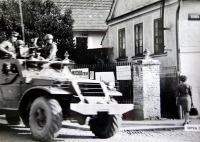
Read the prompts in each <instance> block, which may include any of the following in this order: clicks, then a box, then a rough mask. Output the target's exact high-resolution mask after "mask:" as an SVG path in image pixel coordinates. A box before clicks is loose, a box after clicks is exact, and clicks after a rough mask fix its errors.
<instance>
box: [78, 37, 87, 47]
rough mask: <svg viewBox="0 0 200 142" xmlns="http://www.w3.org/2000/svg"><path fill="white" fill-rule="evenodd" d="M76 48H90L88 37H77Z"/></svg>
mask: <svg viewBox="0 0 200 142" xmlns="http://www.w3.org/2000/svg"><path fill="white" fill-rule="evenodd" d="M76 48H82V49H83V48H84V49H87V48H88V38H87V37H76Z"/></svg>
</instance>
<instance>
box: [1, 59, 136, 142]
mask: <svg viewBox="0 0 200 142" xmlns="http://www.w3.org/2000/svg"><path fill="white" fill-rule="evenodd" d="M69 66H70V63H63V62H62V61H54V62H50V61H34V60H23V59H2V60H0V71H1V73H0V115H2V114H5V116H6V120H7V122H8V123H9V124H11V125H18V124H19V123H20V120H22V121H23V123H24V125H25V126H26V127H30V130H31V133H32V137H33V138H34V139H35V140H38V141H50V140H52V139H53V138H54V137H56V136H57V135H58V132H59V130H60V128H61V127H62V121H64V120H73V121H74V120H76V121H77V122H78V123H79V124H80V125H83V124H85V120H86V118H89V126H90V130H91V131H92V132H93V133H94V135H95V136H97V137H100V138H109V137H112V136H113V135H114V134H115V133H116V132H117V130H118V128H119V127H120V122H121V117H122V114H123V113H125V112H127V111H130V110H132V109H133V104H118V103H117V102H116V101H115V100H114V99H113V96H120V95H122V94H121V93H120V92H118V91H115V90H109V89H108V88H107V86H106V85H105V84H104V83H103V82H101V81H97V80H90V79H85V78H77V77H75V76H74V75H73V74H71V72H70V68H69Z"/></svg>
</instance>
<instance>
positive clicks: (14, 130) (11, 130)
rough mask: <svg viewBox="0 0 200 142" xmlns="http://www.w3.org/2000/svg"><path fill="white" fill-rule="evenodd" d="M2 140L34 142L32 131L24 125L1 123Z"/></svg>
mask: <svg viewBox="0 0 200 142" xmlns="http://www.w3.org/2000/svg"><path fill="white" fill-rule="evenodd" d="M0 141H3V142H15V141H20V142H23V141H25V142H32V141H33V140H32V138H31V133H30V130H29V129H28V128H25V127H23V126H20V125H19V126H13V125H8V124H1V123H0Z"/></svg>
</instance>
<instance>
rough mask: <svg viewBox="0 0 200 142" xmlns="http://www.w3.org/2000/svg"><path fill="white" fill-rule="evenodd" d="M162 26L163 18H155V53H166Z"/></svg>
mask: <svg viewBox="0 0 200 142" xmlns="http://www.w3.org/2000/svg"><path fill="white" fill-rule="evenodd" d="M156 22H157V26H156ZM162 27H163V26H162V18H157V19H154V54H163V53H164V32H163V28H162ZM156 46H157V47H156Z"/></svg>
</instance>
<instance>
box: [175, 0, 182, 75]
mask: <svg viewBox="0 0 200 142" xmlns="http://www.w3.org/2000/svg"><path fill="white" fill-rule="evenodd" d="M180 1H181V0H178V7H177V10H176V51H177V52H176V54H177V55H176V60H177V72H180V62H179V52H180V50H179V42H178V39H179V11H180Z"/></svg>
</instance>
